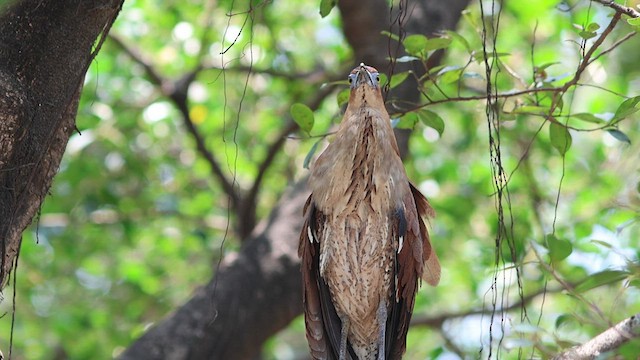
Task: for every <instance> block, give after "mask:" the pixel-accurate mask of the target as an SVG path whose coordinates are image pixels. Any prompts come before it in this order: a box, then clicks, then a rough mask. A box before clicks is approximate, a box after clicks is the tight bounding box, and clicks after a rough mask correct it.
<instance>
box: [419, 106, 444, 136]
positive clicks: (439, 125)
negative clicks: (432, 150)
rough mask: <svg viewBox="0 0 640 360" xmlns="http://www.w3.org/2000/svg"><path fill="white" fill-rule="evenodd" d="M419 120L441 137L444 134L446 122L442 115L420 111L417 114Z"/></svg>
mask: <svg viewBox="0 0 640 360" xmlns="http://www.w3.org/2000/svg"><path fill="white" fill-rule="evenodd" d="M417 115H418V119H419V120H420V121H421V122H422V123H423V124H425V125H426V126H428V127H430V128H433V129H435V130H436V131H437V132H438V134H440V136H442V133H443V132H444V120H442V118H441V117H440V115H438V114H436V113H434V112H433V111H429V110H420V111H418V113H417Z"/></svg>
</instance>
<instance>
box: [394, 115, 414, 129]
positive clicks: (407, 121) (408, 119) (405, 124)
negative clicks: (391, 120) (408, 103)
mask: <svg viewBox="0 0 640 360" xmlns="http://www.w3.org/2000/svg"><path fill="white" fill-rule="evenodd" d="M417 123H418V115H416V113H407V114H405V115H404V116H402V117H401V118H400V120H399V121H398V122H397V123H396V126H395V127H396V128H397V129H413V128H414V127H415V126H416V124H417Z"/></svg>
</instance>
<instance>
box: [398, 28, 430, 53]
mask: <svg viewBox="0 0 640 360" xmlns="http://www.w3.org/2000/svg"><path fill="white" fill-rule="evenodd" d="M428 42H429V39H427V37H426V36H424V35H420V34H415V35H409V36H407V37H406V38H405V39H404V41H403V43H402V44H403V45H404V49H405V50H407V52H408V53H409V54H411V55H415V56H418V57H422V55H423V54H424V49H425V48H426V47H427V43H428Z"/></svg>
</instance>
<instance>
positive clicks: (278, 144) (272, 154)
mask: <svg viewBox="0 0 640 360" xmlns="http://www.w3.org/2000/svg"><path fill="white" fill-rule="evenodd" d="M330 81H331V80H330ZM334 89H335V86H334V85H328V86H325V87H323V88H321V89H320V90H318V91H317V92H316V93H315V96H314V97H313V98H312V99H311V100H309V101H308V102H307V104H306V105H307V106H308V107H309V108H310V109H311V110H314V111H315V110H317V109H318V107H320V105H321V104H322V102H323V101H324V99H326V98H327V96H329V95H330V94H331V93H332V92H333V90H334ZM286 124H287V126H286V127H285V128H284V130H283V131H282V132H281V133H280V135H279V136H278V138H277V140H276V141H274V142H273V144H271V145H270V146H269V149H268V150H267V155H266V156H265V158H264V160H262V162H261V163H260V165H259V166H258V173H257V175H256V178H255V180H254V181H253V185H252V186H251V189H250V190H249V192H248V193H247V196H246V197H245V199H244V200H243V202H244V204H243V208H247V209H253V211H254V212H255V208H256V205H257V197H258V193H259V192H260V187H261V185H262V180H263V179H264V176H265V174H266V172H267V170H268V169H269V167H270V166H271V164H272V163H273V161H274V160H275V158H276V155H277V154H278V153H279V152H280V149H282V146H283V145H284V143H285V142H286V140H287V139H288V135H289V134H291V133H292V132H294V131H296V130H298V128H299V127H298V124H296V123H295V122H294V121H293V119H292V118H291V116H287V118H286Z"/></svg>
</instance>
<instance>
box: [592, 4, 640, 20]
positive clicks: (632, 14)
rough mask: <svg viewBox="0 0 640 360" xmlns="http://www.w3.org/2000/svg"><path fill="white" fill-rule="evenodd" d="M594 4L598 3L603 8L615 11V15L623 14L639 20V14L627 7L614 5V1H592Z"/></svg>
mask: <svg viewBox="0 0 640 360" xmlns="http://www.w3.org/2000/svg"><path fill="white" fill-rule="evenodd" d="M593 1H594V2H597V3H600V4H602V5H604V6H607V7H610V8H612V9H613V10H615V11H616V12H617V13H621V14H625V15H627V16H629V17H632V18H639V17H640V12H638V11H637V10H635V9H634V8H630V7H628V6H624V5H620V4H618V3H616V2H615V1H614V0H593Z"/></svg>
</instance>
